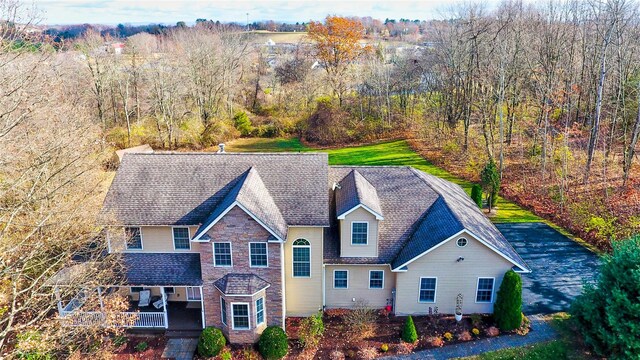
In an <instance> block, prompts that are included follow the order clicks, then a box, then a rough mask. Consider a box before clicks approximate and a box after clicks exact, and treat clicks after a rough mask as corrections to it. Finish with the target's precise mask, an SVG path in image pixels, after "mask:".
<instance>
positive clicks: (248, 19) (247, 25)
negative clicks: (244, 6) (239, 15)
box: [247, 13, 249, 31]
mask: <svg viewBox="0 0 640 360" xmlns="http://www.w3.org/2000/svg"><path fill="white" fill-rule="evenodd" d="M247 31H249V13H247Z"/></svg>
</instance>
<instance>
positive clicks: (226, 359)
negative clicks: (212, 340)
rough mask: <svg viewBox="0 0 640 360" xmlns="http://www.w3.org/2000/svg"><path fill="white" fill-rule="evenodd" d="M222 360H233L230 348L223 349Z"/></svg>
mask: <svg viewBox="0 0 640 360" xmlns="http://www.w3.org/2000/svg"><path fill="white" fill-rule="evenodd" d="M219 357H220V360H232V359H233V354H231V350H229V348H226V347H225V348H224V349H222V351H221V352H220V356H219Z"/></svg>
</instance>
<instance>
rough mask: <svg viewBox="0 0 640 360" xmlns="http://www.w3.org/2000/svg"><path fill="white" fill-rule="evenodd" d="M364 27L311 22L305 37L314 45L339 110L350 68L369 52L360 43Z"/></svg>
mask: <svg viewBox="0 0 640 360" xmlns="http://www.w3.org/2000/svg"><path fill="white" fill-rule="evenodd" d="M364 33H365V31H364V27H363V26H362V23H361V22H360V21H358V20H356V19H351V18H346V17H340V16H327V18H326V19H325V21H324V24H323V23H321V22H315V21H311V22H310V23H309V28H308V36H309V38H310V39H311V40H313V42H314V43H315V51H316V56H317V57H318V61H319V62H320V64H321V65H322V66H323V68H324V69H325V71H326V72H327V76H328V80H329V84H330V85H331V88H332V90H333V92H334V94H335V95H336V96H337V97H338V101H339V102H340V105H341V106H342V101H343V99H344V96H345V94H346V93H347V91H348V90H349V85H350V81H349V79H350V76H351V74H350V67H351V66H350V65H351V64H352V63H353V62H354V61H356V60H357V59H358V58H360V57H362V56H363V55H365V54H367V53H368V52H370V50H371V48H370V47H369V46H367V45H363V44H361V43H360V40H362V38H363V36H364Z"/></svg>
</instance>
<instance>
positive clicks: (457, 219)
mask: <svg viewBox="0 0 640 360" xmlns="http://www.w3.org/2000/svg"><path fill="white" fill-rule="evenodd" d="M411 170H412V171H411V172H412V173H413V174H414V175H415V176H416V177H417V178H418V179H420V180H422V182H424V183H425V184H426V185H427V186H428V187H430V188H431V190H433V191H435V192H436V194H438V198H442V201H444V204H445V205H446V206H447V209H448V210H449V212H450V213H451V215H453V217H454V218H455V219H456V221H457V222H458V224H460V226H462V227H463V228H465V229H466V228H467V227H466V226H464V225H463V224H462V220H460V217H459V216H458V214H457V213H456V212H455V211H453V210H451V207H449V203H448V202H447V199H445V196H444V195H443V194H442V191H440V190H438V189H436V188H435V187H434V186H433V185H431V184H430V183H429V182H428V181H427V180H426V179H425V178H423V177H422V176H420V173H423V174H425V175H429V174H427V173H425V172H424V171H421V170H418V169H414V168H411ZM419 172H420V173H419ZM431 176H433V175H431ZM441 179H442V178H441ZM442 180H444V179H442ZM444 181H448V180H444ZM449 182H450V181H449ZM452 184H453V183H452ZM455 185H456V186H458V184H455ZM436 201H437V200H436ZM434 204H435V201H434ZM431 206H432V207H433V204H432V205H431Z"/></svg>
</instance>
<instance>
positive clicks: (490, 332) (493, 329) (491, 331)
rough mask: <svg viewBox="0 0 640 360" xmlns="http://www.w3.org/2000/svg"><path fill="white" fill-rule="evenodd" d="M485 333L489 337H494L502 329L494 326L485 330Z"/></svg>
mask: <svg viewBox="0 0 640 360" xmlns="http://www.w3.org/2000/svg"><path fill="white" fill-rule="evenodd" d="M484 333H485V334H487V336H489V337H494V336H498V335H500V330H499V329H498V328H497V327H495V326H492V327H490V328H488V329H487V330H485V331H484Z"/></svg>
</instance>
